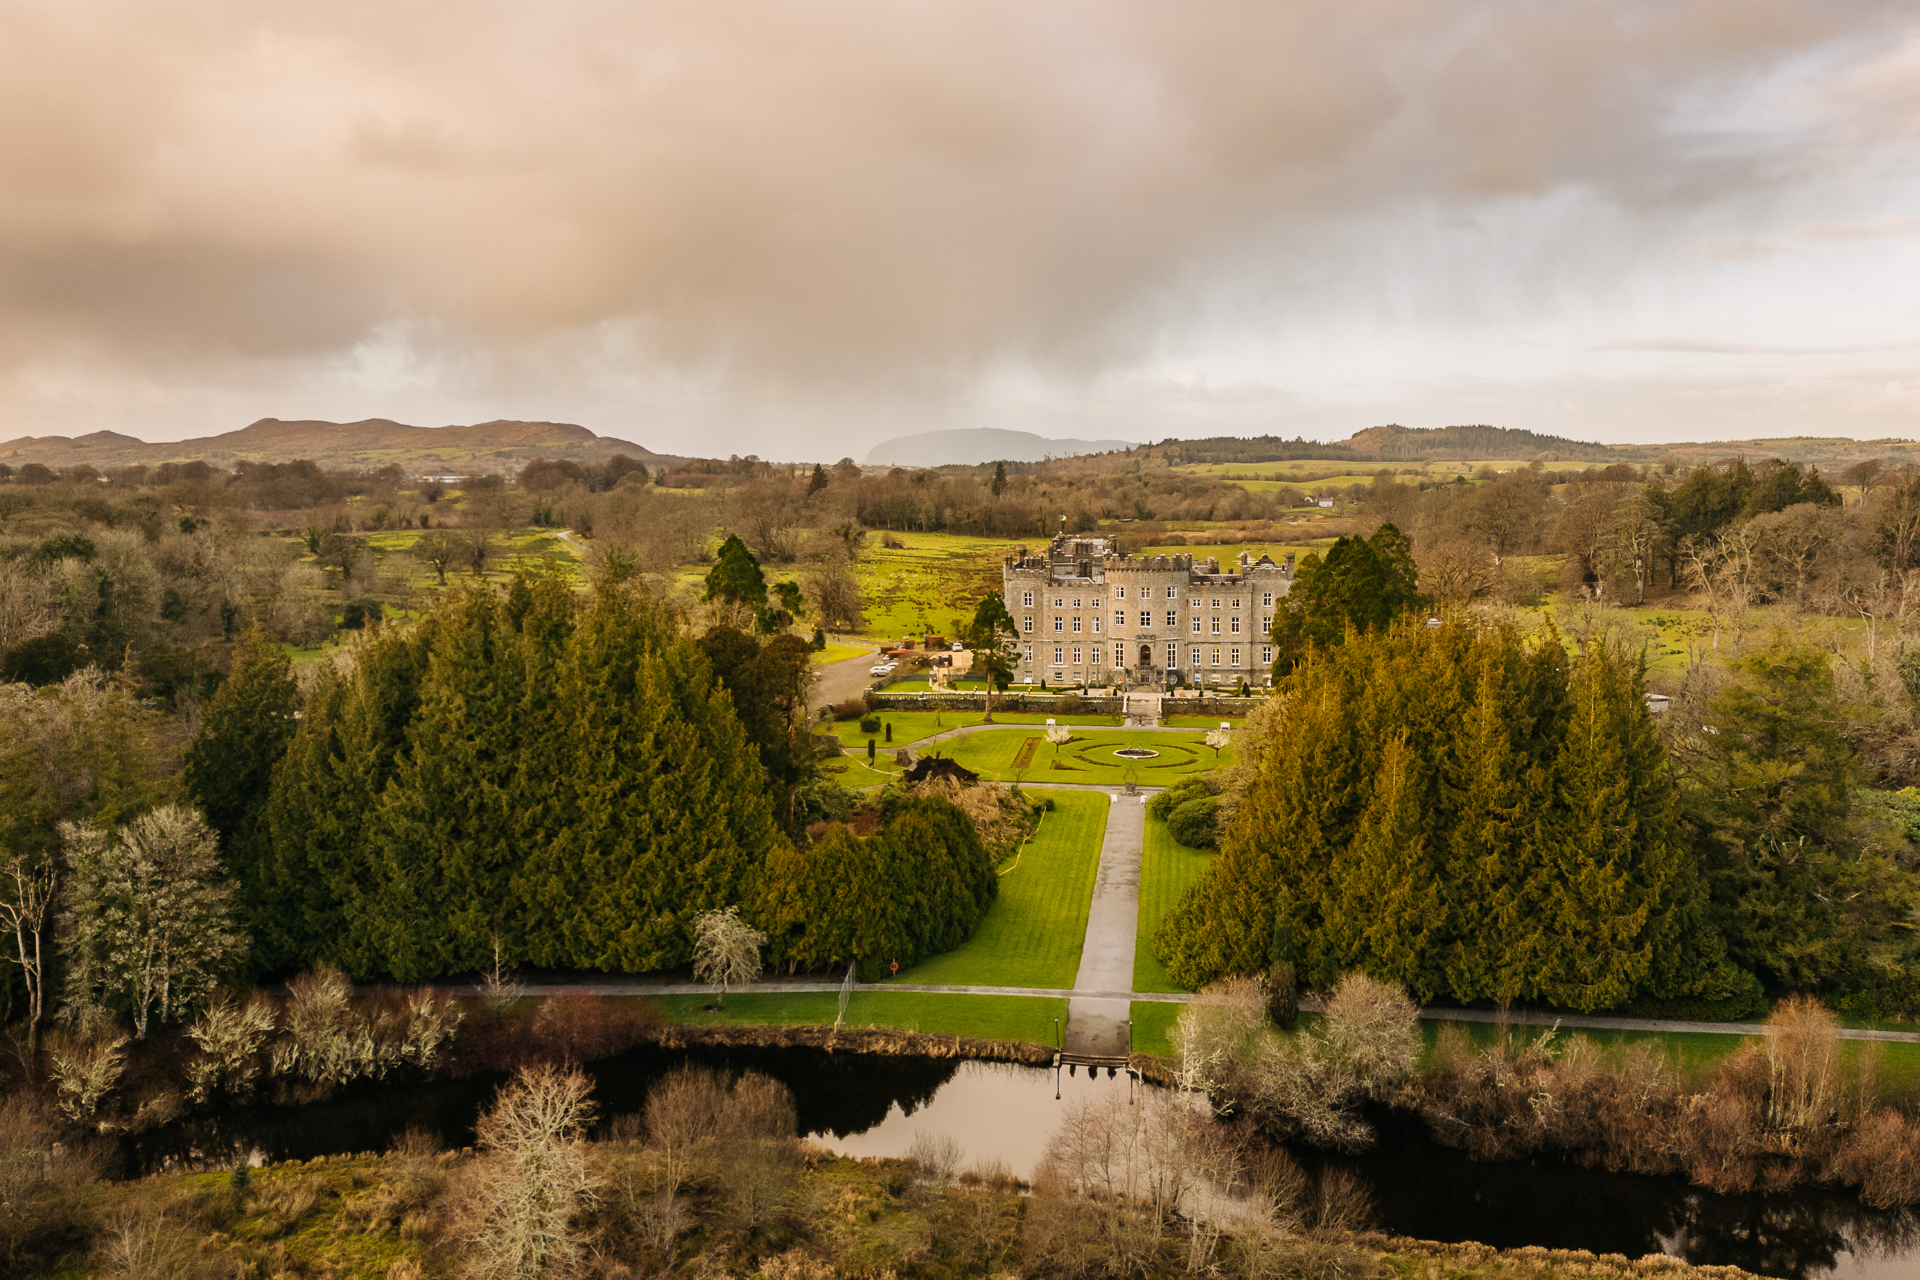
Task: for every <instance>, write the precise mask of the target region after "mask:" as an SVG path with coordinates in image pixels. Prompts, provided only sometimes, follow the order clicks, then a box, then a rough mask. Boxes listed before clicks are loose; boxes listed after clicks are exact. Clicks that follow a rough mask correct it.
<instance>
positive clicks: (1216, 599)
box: [1213, 596, 1220, 609]
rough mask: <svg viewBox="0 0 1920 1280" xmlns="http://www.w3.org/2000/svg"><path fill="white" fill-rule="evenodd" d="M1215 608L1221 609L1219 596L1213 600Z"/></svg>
mask: <svg viewBox="0 0 1920 1280" xmlns="http://www.w3.org/2000/svg"><path fill="white" fill-rule="evenodd" d="M1213 607H1214V608H1216V609H1218V608H1219V607H1220V597H1218V596H1215V597H1214V599H1213Z"/></svg>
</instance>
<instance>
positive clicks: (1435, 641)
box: [1156, 617, 1758, 1010]
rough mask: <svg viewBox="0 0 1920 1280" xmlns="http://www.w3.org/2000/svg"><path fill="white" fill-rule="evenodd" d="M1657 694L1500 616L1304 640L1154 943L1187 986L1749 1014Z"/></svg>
mask: <svg viewBox="0 0 1920 1280" xmlns="http://www.w3.org/2000/svg"><path fill="white" fill-rule="evenodd" d="M1641 693H1642V690H1641V682H1640V679H1639V673H1638V670H1637V668H1636V667H1635V665H1634V663H1633V661H1632V660H1631V659H1629V658H1628V657H1626V656H1624V655H1623V654H1621V653H1620V652H1619V651H1618V650H1616V649H1614V648H1612V647H1610V646H1608V645H1607V644H1604V643H1597V644H1593V645H1588V646H1586V647H1584V648H1583V649H1582V650H1581V651H1580V652H1578V653H1576V654H1575V655H1573V656H1572V657H1571V658H1569V657H1568V656H1567V655H1566V653H1565V652H1564V650H1563V648H1562V646H1561V645H1560V643H1559V642H1558V639H1557V637H1552V638H1549V639H1548V640H1546V641H1544V642H1543V643H1540V644H1538V645H1531V646H1530V645H1528V644H1527V643H1525V641H1524V640H1523V639H1522V637H1521V636H1520V635H1519V634H1518V633H1517V632H1516V631H1515V630H1514V629H1512V628H1510V627H1508V626H1505V625H1500V624H1495V623H1484V622H1479V621H1474V622H1469V621H1465V620H1458V619H1456V620H1454V621H1451V622H1448V623H1445V624H1444V625H1442V626H1440V627H1438V628H1432V627H1428V626H1426V625H1424V624H1423V623H1422V622H1421V621H1420V620H1419V619H1418V618H1417V617H1403V618H1402V619H1401V620H1399V621H1398V622H1396V623H1395V624H1393V625H1391V626H1389V627H1387V628H1386V629H1384V630H1378V631H1371V632H1349V633H1348V634H1347V635H1346V636H1345V637H1344V643H1342V644H1340V645H1338V646H1335V647H1332V648H1327V649H1321V648H1317V647H1316V648H1313V649H1311V650H1310V651H1309V653H1308V654H1307V656H1306V659H1305V661H1303V662H1301V663H1300V664H1299V665H1298V666H1296V668H1295V669H1294V670H1293V672H1292V674H1291V675H1290V676H1289V677H1288V678H1287V680H1286V681H1285V682H1284V683H1283V685H1282V687H1281V690H1280V693H1279V695H1278V696H1279V698H1280V699H1281V701H1282V706H1281V708H1280V709H1279V710H1278V712H1277V713H1276V723H1275V724H1274V725H1273V726H1272V727H1271V731H1270V732H1269V734H1268V735H1267V738H1266V745H1265V749H1264V751H1263V754H1262V756H1261V759H1260V762H1259V770H1258V773H1257V776H1256V777H1255V778H1254V779H1253V781H1252V783H1251V785H1250V787H1249V788H1248V790H1247V793H1246V795H1245V797H1244V799H1243V800H1242V802H1241V803H1239V804H1238V805H1237V807H1236V808H1235V811H1234V817H1233V819H1232V820H1231V822H1230V823H1229V824H1228V826H1227V828H1226V830H1225V831H1224V833H1223V835H1222V838H1221V853H1220V855H1219V857H1218V858H1217V859H1216V860H1215V861H1214V863H1213V864H1212V865H1211V867H1210V868H1209V869H1208V871H1207V873H1206V874H1205V875H1204V876H1203V877H1202V878H1201V880H1200V881H1198V882H1197V883H1196V884H1195V885H1194V886H1193V887H1192V888H1191V889H1190V890H1189V891H1188V893H1187V894H1186V896H1185V897H1184V898H1183V899H1182V900H1181V902H1180V904H1179V905H1178V907H1177V908H1176V909H1175V910H1174V911H1173V912H1171V913H1169V915H1168V916H1167V917H1166V919H1165V920H1164V921H1163V922H1162V924H1161V926H1160V929H1159V931H1158V934H1157V936H1156V949H1157V951H1158V953H1159V954H1160V955H1161V957H1162V958H1163V960H1165V961H1166V963H1167V966H1168V969H1169V971H1170V972H1171V973H1172V974H1173V975H1174V976H1175V978H1176V980H1178V981H1180V982H1182V983H1183V984H1185V985H1189V986H1199V985H1202V984H1204V983H1205V982H1207V981H1209V980H1211V979H1212V978H1213V977H1215V976H1216V975H1218V974H1221V973H1226V972H1241V973H1249V972H1261V971H1264V970H1265V969H1267V968H1268V967H1269V966H1270V965H1272V964H1274V963H1286V964H1290V965H1292V966H1293V967H1294V969H1295V972H1296V973H1297V974H1298V975H1299V977H1300V978H1301V979H1303V980H1304V981H1305V982H1307V983H1308V984H1309V985H1310V986H1316V987H1324V986H1326V985H1329V984H1331V983H1332V981H1333V980H1334V979H1335V978H1336V977H1338V976H1339V975H1340V974H1341V973H1344V972H1346V971H1348V970H1360V971H1363V972H1366V973H1370V974H1372V975H1374V976H1376V977H1380V978H1386V979H1390V980H1392V981H1396V982H1399V983H1401V984H1403V985H1404V986H1406V987H1407V988H1408V989H1409V990H1410V991H1412V992H1414V993H1415V994H1416V996H1418V997H1420V998H1422V999H1426V998H1431V997H1432V996H1435V995H1442V994H1444V995H1447V996H1450V997H1452V998H1455V999H1459V1000H1482V999H1494V1000H1539V1001H1546V1002H1550V1003H1553V1004H1558V1005H1562V1006H1566V1007H1570V1008H1575V1009H1581V1010H1592V1009H1600V1008H1612V1007H1616V1006H1619V1005H1622V1004H1625V1003H1627V1002H1629V1001H1632V1000H1634V999H1636V998H1649V999H1653V1000H1665V1001H1679V1000H1695V1001H1702V1002H1719V1001H1727V1002H1733V1003H1741V1002H1746V1003H1750V1002H1751V1001H1752V999H1753V998H1754V997H1755V996H1756V995H1757V993H1758V986H1757V983H1756V982H1755V980H1754V979H1753V978H1752V977H1751V976H1750V975H1749V974H1747V973H1746V972H1744V971H1743V970H1741V969H1739V968H1738V967H1737V966H1735V965H1733V964H1732V963H1731V962H1729V961H1728V959H1727V957H1726V947H1725V942H1724V940H1723V939H1722V938H1721V936H1720V934H1719V932H1718V930H1717V929H1716V928H1715V927H1714V925H1713V922H1712V920H1711V918H1710V914H1709V910H1708V900H1707V887H1706V884H1705V881H1704V879H1703V877H1702V875H1701V873H1700V869H1699V866H1698V864H1697V861H1696V859H1695V858H1694V856H1693V854H1692V850H1691V849H1690V847H1689V842H1688V839H1687V834H1686V832H1685V831H1684V830H1683V827H1682V823H1681V811H1680V806H1679V796H1678V791H1677V789H1676V787H1675V784H1674V781H1673V779H1672V777H1671V775H1670V773H1669V771H1668V769H1667V768H1666V759H1665V752H1664V750H1663V749H1662V747H1661V744H1660V741H1659V738H1658V735H1657V733H1656V731H1655V728H1654V726H1653V724H1652V723H1651V721H1650V719H1649V717H1648V714H1647V710H1646V706H1645V703H1644V701H1643V699H1642V696H1641Z"/></svg>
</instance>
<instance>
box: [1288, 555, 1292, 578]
mask: <svg viewBox="0 0 1920 1280" xmlns="http://www.w3.org/2000/svg"><path fill="white" fill-rule="evenodd" d="M1287 576H1288V577H1289V578H1291V577H1292V576H1293V552H1291V551H1289V552H1287Z"/></svg>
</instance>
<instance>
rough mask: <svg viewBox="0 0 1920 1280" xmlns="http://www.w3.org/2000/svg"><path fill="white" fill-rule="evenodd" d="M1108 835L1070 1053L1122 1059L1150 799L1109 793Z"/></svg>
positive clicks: (1073, 1005) (1070, 1009)
mask: <svg viewBox="0 0 1920 1280" xmlns="http://www.w3.org/2000/svg"><path fill="white" fill-rule="evenodd" d="M1107 797H1108V800H1109V801H1110V803H1109V805H1108V812H1107V831H1106V836H1105V838H1104V839H1102V840H1101V842H1100V872H1099V875H1098V877H1097V878H1096V879H1095V881H1094V885H1093V904H1092V906H1091V907H1090V908H1089V909H1088V911H1087V939H1086V944H1085V946H1084V947H1083V948H1082V950H1081V952H1080V972H1079V974H1078V975H1077V976H1076V977H1075V978H1074V982H1073V995H1072V996H1071V997H1070V999H1069V1001H1068V1004H1067V1037H1066V1047H1067V1050H1068V1052H1070V1053H1085V1054H1102V1055H1107V1054H1112V1055H1121V1054H1125V1053H1127V1052H1128V1051H1129V1048H1130V1046H1129V1045H1128V1043H1127V1041H1128V1027H1127V1020H1128V1018H1129V1016H1130V1015H1131V1014H1132V1012H1133V1010H1132V1008H1131V1007H1130V1003H1131V1001H1132V999H1133V994H1132V993H1133V943H1134V937H1135V933H1136V926H1137V922H1138V920H1139V918H1140V854H1141V850H1142V847H1143V846H1144V845H1145V843H1146V838H1147V810H1146V804H1147V797H1145V796H1143V795H1135V796H1130V795H1127V794H1125V793H1124V792H1123V791H1121V790H1119V789H1118V788H1115V789H1112V790H1109V791H1108V792H1107Z"/></svg>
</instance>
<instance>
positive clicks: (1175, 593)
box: [1167, 587, 1180, 600]
mask: <svg viewBox="0 0 1920 1280" xmlns="http://www.w3.org/2000/svg"><path fill="white" fill-rule="evenodd" d="M1179 598H1180V588H1178V587H1168V588H1167V599H1169V600H1178V599H1179Z"/></svg>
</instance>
